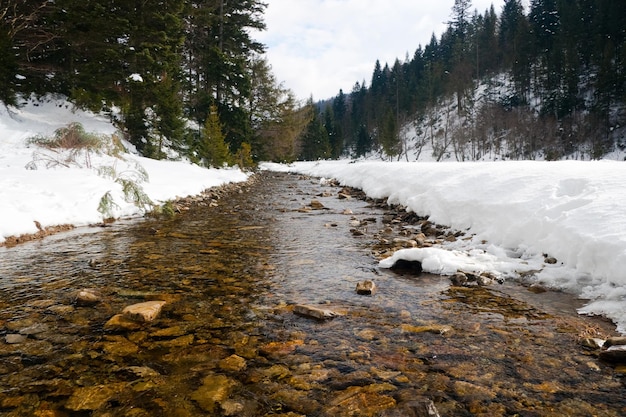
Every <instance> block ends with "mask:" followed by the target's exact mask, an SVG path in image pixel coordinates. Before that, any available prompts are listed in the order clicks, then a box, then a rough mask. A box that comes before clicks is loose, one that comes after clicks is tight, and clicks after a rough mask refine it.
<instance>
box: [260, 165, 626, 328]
mask: <svg viewBox="0 0 626 417" xmlns="http://www.w3.org/2000/svg"><path fill="white" fill-rule="evenodd" d="M264 168H265V169H271V170H283V171H294V172H299V173H303V174H308V175H312V176H317V177H332V178H336V179H337V180H339V181H340V182H341V183H342V184H344V185H348V186H352V187H357V188H361V189H363V191H365V192H366V193H367V194H368V195H369V196H371V197H374V198H387V199H388V200H389V202H390V203H394V204H402V205H404V206H406V207H408V209H410V210H412V211H415V212H416V213H418V214H420V215H425V216H430V220H431V221H433V222H435V223H439V224H444V225H449V226H451V227H453V228H454V229H458V230H467V231H468V232H469V233H471V234H474V235H475V236H474V238H473V239H472V240H471V241H461V242H455V243H453V244H449V245H448V246H447V247H446V249H449V250H454V251H456V252H450V253H447V254H444V253H442V252H441V250H425V249H413V250H407V251H402V253H400V254H397V255H395V256H396V257H399V256H402V257H407V258H408V259H415V260H420V261H421V262H423V266H424V267H425V269H426V270H431V272H437V273H443V274H450V273H454V272H456V270H457V269H463V268H462V267H461V266H463V265H464V266H463V267H468V265H467V263H468V262H469V263H470V265H469V267H471V268H473V269H474V270H490V271H492V272H495V273H498V274H499V275H502V276H505V277H507V276H508V277H514V276H516V275H517V273H519V272H521V271H532V270H538V271H539V272H538V273H536V275H535V277H536V279H537V280H538V281H540V282H542V283H544V284H546V285H549V286H552V287H554V288H560V289H566V290H569V291H573V292H575V293H576V294H578V295H579V296H580V297H581V298H585V299H589V300H592V301H591V302H590V303H589V304H587V305H586V306H585V307H584V308H583V309H581V313H589V314H602V315H605V316H607V317H609V318H611V319H613V320H614V321H615V322H616V323H617V326H618V331H620V332H623V333H624V332H626V268H625V267H624V266H625V265H626V211H625V210H624V207H625V206H626V184H625V182H624V181H625V179H626V163H623V162H614V161H596V162H580V161H562V162H533V161H521V162H475V163H402V162H394V163H387V162H362V163H349V162H344V161H339V162H337V161H332V162H330V161H329V162H310V163H296V164H293V165H291V166H281V165H274V164H266V165H265V166H264ZM483 241H486V242H488V243H487V244H484V243H483ZM459 251H461V252H459ZM543 254H548V255H550V256H552V257H555V258H556V259H557V260H558V263H557V264H556V265H546V264H544V263H543V260H544V256H543ZM388 263H389V261H383V262H382V264H381V266H387V264H388Z"/></svg>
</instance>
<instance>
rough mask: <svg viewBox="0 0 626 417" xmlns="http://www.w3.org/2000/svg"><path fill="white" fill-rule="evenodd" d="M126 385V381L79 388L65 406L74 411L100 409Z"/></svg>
mask: <svg viewBox="0 0 626 417" xmlns="http://www.w3.org/2000/svg"><path fill="white" fill-rule="evenodd" d="M125 387H126V384H125V383H117V384H109V385H96V386H93V387H80V388H77V389H76V390H74V393H73V394H72V395H71V397H70V398H69V399H68V400H67V403H66V404H65V408H67V409H68V410H72V411H84V410H98V409H99V408H101V407H103V406H104V405H105V404H106V403H107V402H109V401H110V400H111V399H113V397H115V396H116V395H117V394H119V393H120V392H122V391H123V390H124V388H125Z"/></svg>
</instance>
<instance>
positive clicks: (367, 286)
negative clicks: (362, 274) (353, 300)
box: [356, 280, 376, 295]
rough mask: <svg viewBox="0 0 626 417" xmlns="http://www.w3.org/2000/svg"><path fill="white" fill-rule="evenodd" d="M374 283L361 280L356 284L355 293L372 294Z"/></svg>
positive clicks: (374, 289)
mask: <svg viewBox="0 0 626 417" xmlns="http://www.w3.org/2000/svg"><path fill="white" fill-rule="evenodd" d="M374 292H376V284H374V281H369V280H368V281H363V282H359V283H358V284H356V293H357V294H360V295H374Z"/></svg>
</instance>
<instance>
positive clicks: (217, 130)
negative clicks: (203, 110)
mask: <svg viewBox="0 0 626 417" xmlns="http://www.w3.org/2000/svg"><path fill="white" fill-rule="evenodd" d="M198 155H199V156H200V158H201V159H202V161H203V162H204V165H205V166H207V167H209V166H212V167H216V168H220V167H222V166H224V164H228V163H229V162H230V159H231V158H230V151H229V149H228V145H226V142H225V141H224V134H223V132H222V124H221V123H220V119H219V115H218V113H217V107H216V106H211V107H210V113H209V117H207V119H206V123H205V125H204V129H203V130H202V136H201V138H200V144H199V146H198Z"/></svg>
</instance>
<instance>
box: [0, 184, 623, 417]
mask: <svg viewBox="0 0 626 417" xmlns="http://www.w3.org/2000/svg"><path fill="white" fill-rule="evenodd" d="M347 193H349V191H346V190H342V189H341V188H340V187H337V186H333V185H332V184H321V183H320V181H319V180H317V179H313V178H307V177H301V176H297V175H288V174H278V173H268V172H266V173H261V174H258V175H256V176H255V177H254V180H253V181H250V182H249V183H247V184H245V185H242V186H241V187H239V188H236V189H234V190H233V191H231V192H230V193H229V194H228V195H226V196H224V197H223V198H222V199H221V200H219V201H218V202H217V203H216V204H210V203H209V202H207V201H200V202H196V203H194V204H191V206H190V207H189V209H188V210H187V209H186V210H181V213H179V214H177V215H175V216H174V217H173V218H157V219H141V220H137V219H136V220H129V221H121V222H117V223H114V224H113V225H111V226H110V227H106V228H96V227H93V228H79V229H75V230H73V231H71V232H67V233H62V234H58V235H55V236H51V237H48V238H46V239H44V240H41V241H38V242H30V243H26V244H23V245H18V246H16V247H13V248H0V259H1V263H0V277H1V278H0V336H1V339H0V415H2V416H204V415H207V416H246V417H248V416H250V417H252V416H284V417H296V416H404V415H409V416H410V415H420V414H417V412H418V411H417V410H418V408H419V407H421V405H427V406H430V407H434V409H436V410H437V413H438V414H439V415H441V416H514V415H519V416H566V415H567V416H592V415H593V416H621V415H626V386H625V384H624V381H625V380H624V374H623V373H622V370H621V369H620V368H619V367H615V366H614V365H610V364H606V363H603V362H602V361H600V360H599V359H598V358H597V355H595V354H594V352H593V351H589V350H586V349H585V348H584V347H583V346H582V345H581V343H580V340H581V338H582V337H587V336H603V335H609V334H612V332H613V328H614V326H613V325H612V324H611V323H609V322H607V321H604V320H602V319H599V318H593V317H584V316H579V315H577V314H576V308H577V307H579V306H580V305H581V304H582V303H581V302H580V300H576V299H575V298H573V297H571V296H568V295H567V294H563V293H556V292H550V291H548V292H543V293H540V294H535V293H533V292H530V291H529V290H528V288H526V287H524V286H522V285H520V284H519V283H515V282H505V283H504V284H494V285H489V286H469V287H466V286H452V285H451V284H450V280H449V278H448V277H441V276H435V275H428V274H420V275H414V274H408V273H404V274H398V273H395V272H393V271H389V270H386V269H379V268H378V266H377V264H378V255H379V254H380V246H381V240H384V241H393V237H394V236H396V235H398V236H400V235H401V234H402V232H403V231H404V230H406V225H405V224H403V222H402V215H401V213H398V212H396V211H394V210H392V209H391V208H385V207H382V206H381V205H380V204H373V203H372V202H371V201H365V200H362V199H360V198H358V195H357V194H356V193H355V195H354V196H350V195H348V194H347ZM340 194H342V195H341V196H340ZM383 237H384V238H383ZM367 280H369V281H373V282H374V283H375V284H376V291H375V292H374V294H373V295H360V294H358V293H357V292H356V291H355V288H356V285H357V284H358V283H360V282H363V281H367ZM81 290H87V291H89V292H91V293H93V294H95V295H97V297H98V299H97V301H95V302H94V303H81V302H77V296H76V294H77V292H79V291H81ZM154 300H159V301H164V302H165V304H164V305H163V310H162V311H161V313H160V315H159V316H158V317H157V318H156V319H155V320H154V321H151V322H147V323H139V324H138V325H137V326H134V327H133V328H126V329H123V328H114V327H107V323H108V322H109V320H110V319H111V318H112V317H113V316H115V315H117V314H119V313H120V312H121V311H122V310H123V309H124V308H125V307H127V306H129V305H133V304H137V303H142V302H146V301H154ZM296 305H306V306H312V307H315V308H319V309H322V310H325V311H331V312H333V314H334V317H332V318H329V319H324V320H318V319H315V318H312V317H309V316H306V315H304V316H303V315H300V314H295V313H294V306H296ZM418 403H419V404H421V405H418ZM411 413H413V414H411Z"/></svg>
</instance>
